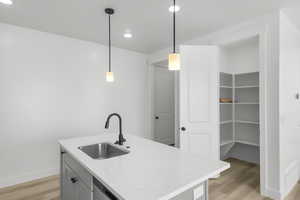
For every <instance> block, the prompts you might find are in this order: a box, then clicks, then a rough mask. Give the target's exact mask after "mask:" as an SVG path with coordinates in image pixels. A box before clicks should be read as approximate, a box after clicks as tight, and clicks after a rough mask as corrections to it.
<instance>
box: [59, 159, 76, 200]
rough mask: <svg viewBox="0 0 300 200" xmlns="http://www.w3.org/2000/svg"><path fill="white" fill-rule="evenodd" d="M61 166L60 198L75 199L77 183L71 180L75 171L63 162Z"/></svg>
mask: <svg viewBox="0 0 300 200" xmlns="http://www.w3.org/2000/svg"><path fill="white" fill-rule="evenodd" d="M62 167H63V174H62V184H63V185H62V186H61V187H62V200H76V198H77V197H76V190H77V189H76V188H77V184H76V183H73V182H72V178H74V177H75V173H74V172H73V171H72V169H70V168H69V167H68V166H67V165H66V164H65V163H63V166H62Z"/></svg>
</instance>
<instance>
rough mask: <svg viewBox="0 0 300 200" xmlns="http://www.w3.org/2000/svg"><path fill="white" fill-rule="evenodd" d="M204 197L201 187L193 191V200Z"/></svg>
mask: <svg viewBox="0 0 300 200" xmlns="http://www.w3.org/2000/svg"><path fill="white" fill-rule="evenodd" d="M203 195H204V188H203V185H200V186H199V187H197V188H195V189H194V200H199V199H200V198H201V197H202V196H203Z"/></svg>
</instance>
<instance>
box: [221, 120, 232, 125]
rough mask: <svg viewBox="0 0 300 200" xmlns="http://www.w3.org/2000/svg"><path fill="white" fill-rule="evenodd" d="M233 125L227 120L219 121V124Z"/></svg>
mask: <svg viewBox="0 0 300 200" xmlns="http://www.w3.org/2000/svg"><path fill="white" fill-rule="evenodd" d="M230 123H233V121H232V120H227V121H221V122H220V124H230Z"/></svg>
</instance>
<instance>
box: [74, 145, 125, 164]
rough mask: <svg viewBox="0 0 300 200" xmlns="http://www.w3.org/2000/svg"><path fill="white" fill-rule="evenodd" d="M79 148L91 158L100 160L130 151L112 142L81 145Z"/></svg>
mask: <svg viewBox="0 0 300 200" xmlns="http://www.w3.org/2000/svg"><path fill="white" fill-rule="evenodd" d="M79 149H80V150H81V151H83V152H84V153H86V154H87V155H88V156H90V157H91V158H93V159H98V160H104V159H109V158H113V157H117V156H122V155H125V154H128V153H129V151H128V150H126V149H123V148H120V147H118V146H116V145H113V144H111V143H100V144H92V145H88V146H81V147H79Z"/></svg>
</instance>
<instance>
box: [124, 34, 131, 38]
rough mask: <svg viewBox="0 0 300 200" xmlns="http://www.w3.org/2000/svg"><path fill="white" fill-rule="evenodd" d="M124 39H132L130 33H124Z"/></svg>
mask: <svg viewBox="0 0 300 200" xmlns="http://www.w3.org/2000/svg"><path fill="white" fill-rule="evenodd" d="M123 36H124V38H128V39H129V38H132V33H124V35H123Z"/></svg>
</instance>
